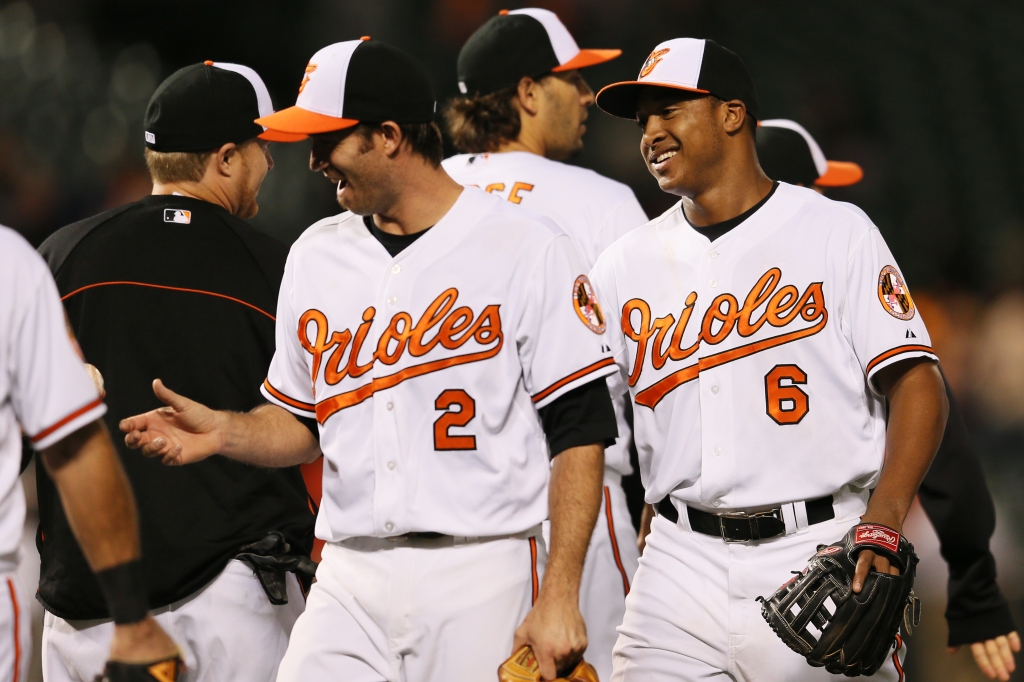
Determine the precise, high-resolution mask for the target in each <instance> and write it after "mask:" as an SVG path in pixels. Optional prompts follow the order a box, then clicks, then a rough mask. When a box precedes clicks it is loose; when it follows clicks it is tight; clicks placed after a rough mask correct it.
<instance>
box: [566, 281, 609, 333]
mask: <svg viewBox="0 0 1024 682" xmlns="http://www.w3.org/2000/svg"><path fill="white" fill-rule="evenodd" d="M572 306H573V307H574V308H576V314H577V315H579V316H580V319H581V320H583V324H585V325H587V329H589V330H590V331H592V332H594V333H595V334H604V328H605V325H604V313H603V312H602V311H601V304H600V303H598V302H597V295H596V294H594V287H593V286H591V284H590V279H588V278H587V276H586V275H580V276H579V277H577V278H576V281H575V282H574V283H573V285H572Z"/></svg>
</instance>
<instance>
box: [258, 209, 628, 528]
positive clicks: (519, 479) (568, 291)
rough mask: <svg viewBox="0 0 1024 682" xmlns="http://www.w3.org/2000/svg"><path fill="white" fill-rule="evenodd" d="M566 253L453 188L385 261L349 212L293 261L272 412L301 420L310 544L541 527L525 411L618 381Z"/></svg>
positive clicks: (533, 439) (314, 232)
mask: <svg viewBox="0 0 1024 682" xmlns="http://www.w3.org/2000/svg"><path fill="white" fill-rule="evenodd" d="M608 336H609V335H608V334H606V333H605V324H604V317H603V313H602V311H601V308H600V307H599V305H598V302H597V299H596V297H595V296H594V295H593V292H592V288H591V286H590V283H589V280H588V279H587V277H586V274H585V267H584V265H583V263H582V262H581V261H580V258H579V256H578V255H577V253H576V251H575V249H574V248H573V245H572V242H571V241H570V240H569V238H568V237H567V236H566V235H565V234H564V233H562V232H561V231H560V230H558V229H557V228H556V227H555V226H553V225H551V224H549V223H545V222H542V221H541V220H540V219H537V218H534V217H532V216H530V215H529V214H527V213H526V212H524V211H520V210H518V209H516V208H515V207H513V206H511V205H510V204H509V203H508V202H506V201H503V200H501V199H499V198H497V197H493V196H488V195H487V194H485V193H484V192H481V191H478V190H474V189H466V190H463V192H462V194H461V195H460V197H459V199H458V200H457V201H456V202H455V205H454V206H453V207H452V208H451V210H450V211H449V212H448V213H447V214H446V215H445V216H444V217H443V218H442V219H441V220H440V221H439V222H438V223H437V224H436V225H434V226H433V227H432V228H431V229H430V230H429V231H428V232H427V233H426V234H424V235H422V236H421V237H420V238H419V239H417V240H416V241H415V243H413V244H412V245H410V246H408V247H407V248H406V249H405V250H403V251H402V252H401V253H399V254H398V255H397V256H395V257H394V258H392V257H391V256H390V255H389V254H388V252H387V251H386V250H385V249H384V247H383V246H382V245H381V244H380V243H379V242H378V241H377V240H376V239H375V238H374V237H373V236H372V235H371V234H370V232H369V230H368V229H367V227H366V225H365V223H364V222H363V218H362V217H360V216H357V215H353V214H351V213H343V214H341V215H339V216H335V217H332V218H327V219H325V220H322V221H320V222H319V223H317V224H315V225H314V226H313V227H311V228H310V229H309V230H307V231H306V232H305V233H304V234H303V235H302V237H300V238H299V240H298V241H296V242H295V244H294V245H293V246H292V249H291V252H290V253H289V257H288V263H287V265H286V267H285V274H284V279H283V282H282V285H281V295H280V299H279V302H278V313H277V351H276V354H275V355H274V359H273V362H272V363H271V366H270V370H269V373H268V376H267V381H266V383H265V384H264V386H263V391H264V394H265V395H266V396H267V398H268V399H269V400H271V401H272V402H274V403H276V404H278V405H280V406H281V407H283V408H285V409H288V410H290V411H292V412H293V413H295V414H297V415H301V416H306V417H313V416H315V417H316V419H317V420H318V422H319V424H320V434H321V438H320V447H321V449H322V450H323V453H324V457H325V460H326V461H325V466H324V480H323V500H322V502H321V506H320V513H319V514H318V515H317V525H316V532H317V537H320V538H322V539H324V540H327V541H340V540H343V539H345V538H348V537H353V536H376V537H386V536H393V535H401V534H404V533H408V532H411V531H428V532H439V533H445V534H448V535H455V536H470V537H479V536H494V535H504V534H510V533H519V532H523V531H525V530H527V529H529V528H531V527H532V526H534V525H536V524H539V523H540V522H541V521H543V520H544V519H545V518H547V513H548V512H547V499H546V490H547V487H546V486H547V478H548V468H549V460H548V452H547V442H546V440H545V436H544V432H543V430H542V429H541V424H540V419H539V417H538V415H537V409H538V408H541V407H543V406H545V405H547V404H548V403H550V402H551V401H553V400H554V399H556V398H558V397H559V396H561V395H563V394H564V393H566V392H567V391H570V390H572V389H573V388H576V387H578V386H581V385H583V384H585V383H587V382H589V381H592V380H594V379H596V378H600V377H603V376H606V375H608V374H609V373H611V372H614V371H615V367H614V360H613V359H612V358H611V355H610V353H609V352H608V350H607V342H606V338H607V337H608Z"/></svg>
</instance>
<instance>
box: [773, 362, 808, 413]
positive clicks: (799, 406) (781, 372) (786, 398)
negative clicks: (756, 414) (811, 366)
mask: <svg viewBox="0 0 1024 682" xmlns="http://www.w3.org/2000/svg"><path fill="white" fill-rule="evenodd" d="M783 381H785V382H786V383H782V382H783ZM806 383H807V374H805V373H804V371H803V370H802V369H800V368H799V367H797V366H796V365H775V366H774V367H772V371H770V372H768V373H767V374H765V375H764V399H765V403H766V405H765V411H766V412H767V413H768V416H769V417H771V418H772V420H774V421H775V423H776V424H779V425H780V426H789V425H791V424H799V423H800V420H801V419H803V418H804V415H806V414H807V411H808V410H810V401H811V399H810V397H809V396H808V395H807V394H806V393H804V392H803V391H801V390H800V389H799V388H797V387H796V385H797V384H806Z"/></svg>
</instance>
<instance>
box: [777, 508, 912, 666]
mask: <svg viewBox="0 0 1024 682" xmlns="http://www.w3.org/2000/svg"><path fill="white" fill-rule="evenodd" d="M865 549H870V550H871V551H872V552H874V553H875V554H878V555H881V556H884V557H886V558H887V559H888V560H889V562H890V563H891V564H892V565H893V566H895V567H896V568H898V569H899V571H900V574H899V575H889V574H886V573H878V572H877V571H875V570H873V569H872V571H871V572H870V573H869V574H868V576H867V579H866V580H865V581H864V589H862V590H861V591H860V593H859V594H855V593H854V592H853V589H852V584H853V574H854V571H856V569H857V556H858V554H859V553H860V552H861V550H865ZM916 566H917V555H916V554H914V546H913V545H912V544H910V543H909V542H908V541H907V539H906V538H904V537H902V536H901V535H900V534H899V533H897V532H896V531H894V530H893V529H891V528H889V527H887V526H883V525H880V524H876V523H862V524H860V525H857V526H854V527H853V528H851V529H850V532H848V533H847V534H846V537H844V538H843V539H842V540H841V541H839V542H837V543H835V544H832V545H818V551H817V553H816V554H815V555H814V556H812V557H811V559H810V562H809V563H808V565H807V568H805V569H804V570H803V571H802V572H800V573H797V574H796V576H795V577H794V578H793V579H791V580H790V581H789V582H787V583H786V584H785V585H783V586H782V587H780V588H779V589H778V590H776V591H775V594H773V595H772V596H770V597H768V598H767V599H765V598H764V597H758V600H759V601H760V602H761V615H762V616H764V619H765V620H766V621H768V624H769V625H771V626H772V630H774V631H775V634H777V635H778V636H779V637H780V638H781V639H782V641H783V642H785V643H786V645H787V646H788V647H789V648H790V649H792V650H793V651H795V652H797V653H798V654H800V655H801V656H803V657H804V658H806V659H807V662H808V663H810V664H811V665H812V666H815V667H822V666H824V668H825V670H827V671H829V672H830V673H833V674H835V675H838V674H843V675H846V676H848V677H856V676H857V675H872V674H874V673H875V671H877V670H878V669H879V668H880V667H881V666H882V663H884V662H885V658H886V656H887V654H888V653H889V652H890V651H891V650H892V647H893V644H894V643H895V640H896V633H897V632H898V631H899V628H900V622H902V623H903V624H904V626H905V627H906V630H907V634H910V633H911V631H912V630H913V628H914V627H915V626H916V625H918V623H919V622H920V620H921V602H920V601H918V600H917V598H916V597H914V574H915V572H916V569H915V567H916ZM794 573H796V572H795V571H794Z"/></svg>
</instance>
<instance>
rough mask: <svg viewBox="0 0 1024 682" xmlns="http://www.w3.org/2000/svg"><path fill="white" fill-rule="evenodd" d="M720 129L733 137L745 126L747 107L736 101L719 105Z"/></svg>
mask: <svg viewBox="0 0 1024 682" xmlns="http://www.w3.org/2000/svg"><path fill="white" fill-rule="evenodd" d="M719 107H720V109H721V111H720V112H719V115H720V116H721V117H722V127H723V128H725V132H726V133H728V134H729V135H735V134H736V133H738V132H740V131H741V130H743V128H744V126H746V125H747V118H748V116H747V106H746V105H745V104H744V103H743V102H741V101H740V100H738V99H733V100H729V101H728V102H722V103H721V104H720V105H719Z"/></svg>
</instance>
